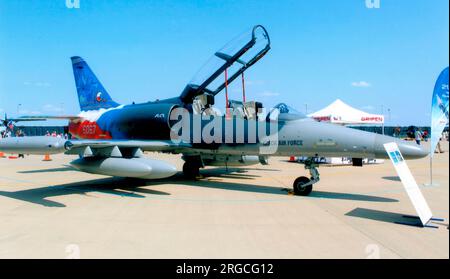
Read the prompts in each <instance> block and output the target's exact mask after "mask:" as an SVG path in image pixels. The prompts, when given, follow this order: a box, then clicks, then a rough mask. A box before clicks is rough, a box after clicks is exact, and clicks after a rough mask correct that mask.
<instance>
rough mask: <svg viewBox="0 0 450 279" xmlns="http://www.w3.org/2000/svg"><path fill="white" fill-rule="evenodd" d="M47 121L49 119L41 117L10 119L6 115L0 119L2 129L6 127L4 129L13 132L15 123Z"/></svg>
mask: <svg viewBox="0 0 450 279" xmlns="http://www.w3.org/2000/svg"><path fill="white" fill-rule="evenodd" d="M45 120H47V119H46V118H41V117H20V118H8V115H6V114H5V118H4V119H0V129H1V128H3V127H4V128H3V129H5V130H10V131H12V130H13V129H14V126H15V123H17V122H28V121H45Z"/></svg>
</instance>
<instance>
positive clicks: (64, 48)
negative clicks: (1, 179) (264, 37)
mask: <svg viewBox="0 0 450 279" xmlns="http://www.w3.org/2000/svg"><path fill="white" fill-rule="evenodd" d="M448 10H449V2H448V0H429V1H425V0H381V7H380V8H379V9H368V8H367V7H366V4H365V0H339V1H338V0H309V1H306V0H295V1H264V0H256V1H246V0H239V1H234V0H227V1H151V0H136V1H122V0H80V8H79V9H68V8H67V7H66V0H22V1H19V0H17V1H13V0H0V111H2V112H0V113H4V112H7V113H8V114H10V115H15V114H17V111H19V113H20V114H53V115H58V114H76V113H78V110H79V106H78V101H77V98H76V89H75V85H74V81H73V75H72V69H71V64H70V59H69V58H70V57H71V56H74V55H79V56H82V57H83V58H85V59H86V61H87V62H88V64H89V65H90V66H91V68H92V69H93V70H94V72H95V73H96V74H97V76H98V77H99V79H100V80H101V81H102V83H103V85H104V86H105V87H106V88H107V90H108V91H109V93H110V94H111V95H112V96H113V98H114V99H115V100H116V101H117V102H119V103H124V104H125V103H131V102H133V101H135V102H145V101H151V100H155V99H157V98H166V97H171V96H177V95H179V93H180V92H181V91H182V89H183V88H184V86H185V84H186V83H187V82H188V81H189V80H191V78H192V77H193V75H194V74H195V73H196V72H197V70H198V69H199V68H200V67H201V66H202V65H203V64H204V63H205V62H206V61H207V60H208V58H209V57H210V56H211V55H212V54H213V53H214V52H215V51H216V50H218V49H219V48H221V47H222V46H223V45H224V44H225V43H227V42H228V41H229V40H230V39H232V38H233V37H234V36H235V35H237V34H239V33H241V32H242V31H245V30H247V29H248V28H250V27H251V26H253V25H255V24H262V25H264V26H265V27H266V28H267V30H268V32H269V34H270V36H271V40H272V50H271V51H270V52H269V53H268V55H267V56H266V57H264V58H263V59H262V60H261V61H260V62H258V63H257V64H256V65H255V66H254V67H253V68H251V69H250V70H249V71H248V72H247V73H246V78H247V81H248V86H247V94H248V98H250V99H258V100H260V101H262V102H263V103H264V104H265V105H266V106H267V107H269V106H273V105H275V104H277V103H279V102H286V103H288V104H290V105H291V106H293V107H296V108H297V109H298V110H300V111H305V108H306V106H307V107H308V112H312V111H315V110H319V109H321V108H323V107H324V106H326V105H328V104H329V103H331V102H332V101H334V100H335V99H337V98H340V99H342V100H343V101H344V102H347V103H348V104H350V105H352V106H354V107H356V108H359V109H363V110H366V111H368V112H371V113H381V111H382V107H384V111H385V113H386V117H387V119H386V120H387V123H386V124H387V125H409V124H416V125H428V124H429V122H430V120H429V118H430V105H431V94H432V90H433V87H434V83H435V80H436V78H437V76H438V74H439V73H440V72H441V70H442V69H444V68H445V67H447V66H448V63H449V62H448V61H449V56H448V55H449V14H448ZM237 85H239V84H237ZM230 95H231V97H232V98H236V99H240V93H239V87H236V88H233V89H232V90H231V94H230ZM223 99H224V98H223V94H222V96H221V97H220V98H218V100H216V102H217V103H218V104H219V105H220V106H224V100H223ZM19 104H21V105H19ZM388 109H390V112H391V113H390V117H389V115H388V113H387V110H388Z"/></svg>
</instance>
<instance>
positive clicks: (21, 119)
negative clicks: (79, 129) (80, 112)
mask: <svg viewBox="0 0 450 279" xmlns="http://www.w3.org/2000/svg"><path fill="white" fill-rule="evenodd" d="M76 119H81V117H79V116H77V115H61V116H53V115H38V116H21V117H18V118H15V119H10V120H12V121H14V122H26V121H46V120H76Z"/></svg>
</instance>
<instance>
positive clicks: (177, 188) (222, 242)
mask: <svg viewBox="0 0 450 279" xmlns="http://www.w3.org/2000/svg"><path fill="white" fill-rule="evenodd" d="M443 147H444V150H445V151H446V152H445V153H443V154H436V155H435V157H434V161H433V172H434V176H433V177H434V182H435V185H433V186H422V187H421V190H422V192H423V194H424V196H425V198H426V200H427V201H428V203H429V205H430V207H431V209H432V211H433V213H434V216H436V217H442V218H444V219H445V221H444V222H435V225H436V226H437V227H438V228H437V229H432V228H419V227H413V226H407V225H401V224H397V223H395V222H405V221H406V222H407V221H411V220H408V219H405V218H403V217H402V215H416V213H415V211H414V208H413V206H412V204H411V202H410V201H409V199H408V196H407V195H406V193H405V190H404V188H403V186H402V184H401V182H400V181H399V179H398V177H397V175H396V172H395V170H394V168H393V166H392V164H391V162H390V161H386V162H385V163H384V164H380V165H368V166H364V167H363V168H357V167H348V166H345V167H326V166H321V167H320V168H319V171H320V174H321V181H320V182H319V183H318V184H316V185H315V188H314V192H313V193H312V194H311V196H309V197H297V196H292V195H289V194H288V191H287V190H286V189H291V187H292V183H293V181H294V179H295V178H296V177H298V176H302V175H306V174H307V172H306V171H305V170H304V168H303V165H301V164H297V163H288V162H287V160H288V158H284V157H276V158H271V159H270V165H268V166H261V165H257V166H252V167H245V168H240V169H237V168H231V169H229V170H228V171H227V170H226V169H225V168H207V169H205V170H203V171H202V174H203V175H204V176H205V177H204V178H203V179H201V180H199V181H188V180H185V179H184V178H183V176H182V175H181V173H180V174H178V175H177V176H175V177H173V178H169V179H164V180H158V181H148V182H142V181H133V180H129V179H121V178H109V177H105V176H99V175H91V174H86V173H81V172H77V171H75V170H73V169H71V168H70V166H69V165H68V163H69V162H70V161H71V160H72V159H74V158H75V157H71V156H66V155H57V156H53V157H52V159H53V161H51V162H43V161H42V157H40V156H27V157H26V158H25V159H7V158H3V159H0V258H445V259H448V258H449V231H448V218H449V152H448V150H449V145H448V142H445V143H443ZM147 156H149V157H152V158H155V159H163V160H166V161H168V162H171V163H173V164H175V165H176V166H177V168H178V169H179V170H181V168H182V160H181V159H180V156H175V155H164V154H153V153H151V154H147ZM407 163H408V165H409V167H410V169H411V172H412V173H413V175H414V177H415V178H416V180H417V182H418V184H420V185H423V184H425V183H429V180H430V178H429V158H426V159H421V160H415V161H408V162H407Z"/></svg>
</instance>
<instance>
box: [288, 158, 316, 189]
mask: <svg viewBox="0 0 450 279" xmlns="http://www.w3.org/2000/svg"><path fill="white" fill-rule="evenodd" d="M305 169H307V170H309V173H310V175H311V178H308V177H305V176H301V177H299V178H297V179H296V180H295V181H294V185H293V188H294V194H295V195H297V196H309V194H311V192H312V190H313V184H315V183H317V182H319V180H320V174H319V171H318V170H317V164H316V163H315V162H314V158H308V160H306V161H305Z"/></svg>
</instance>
